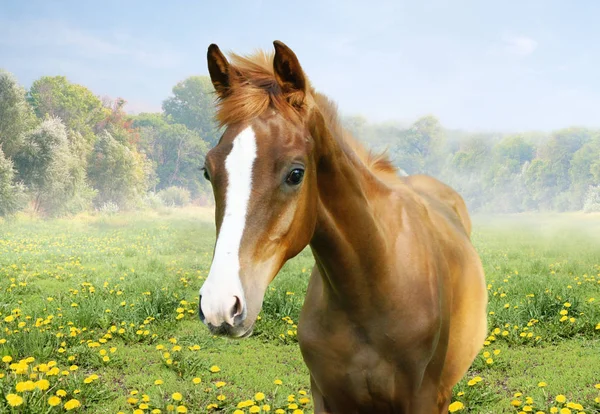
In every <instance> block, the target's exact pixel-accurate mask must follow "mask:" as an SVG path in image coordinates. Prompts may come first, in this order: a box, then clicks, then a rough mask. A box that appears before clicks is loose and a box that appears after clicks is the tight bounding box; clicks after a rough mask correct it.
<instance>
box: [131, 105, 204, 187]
mask: <svg viewBox="0 0 600 414" xmlns="http://www.w3.org/2000/svg"><path fill="white" fill-rule="evenodd" d="M168 120H169V119H168V118H165V117H164V116H162V115H161V114H140V115H138V116H137V117H136V118H135V119H134V122H133V126H134V127H137V128H138V131H139V135H140V148H141V149H142V151H144V153H145V154H146V155H147V156H148V158H149V159H150V160H151V162H152V163H153V164H154V165H155V174H156V179H155V185H154V190H155V191H156V190H161V189H165V188H167V187H172V186H179V187H184V188H187V189H188V190H190V191H191V193H192V195H193V196H194V197H198V196H199V195H201V194H203V193H207V191H209V190H208V188H209V186H208V184H207V183H206V180H205V179H204V178H203V177H202V174H201V171H200V169H201V167H202V166H203V163H204V157H205V156H206V152H207V151H208V146H207V143H206V142H205V141H204V140H202V138H200V136H199V135H198V133H196V132H195V131H192V130H190V129H188V128H187V127H186V126H185V125H182V124H172V123H169V122H167V121H168Z"/></svg>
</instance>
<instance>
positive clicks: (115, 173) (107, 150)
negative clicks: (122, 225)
mask: <svg viewBox="0 0 600 414" xmlns="http://www.w3.org/2000/svg"><path fill="white" fill-rule="evenodd" d="M147 178H148V171H147V164H146V160H145V158H144V157H143V156H142V155H141V154H140V153H138V152H137V151H134V150H131V149H130V148H129V147H128V146H127V145H125V144H122V143H120V142H118V141H117V140H116V139H114V138H113V136H112V135H111V134H110V133H109V132H108V131H103V132H102V133H100V134H99V135H98V139H97V141H96V144H95V145H94V149H93V151H92V154H91V156H90V160H89V166H88V179H89V181H90V183H91V184H92V186H93V187H94V188H95V189H97V190H98V195H97V197H96V199H95V200H94V202H95V203H96V204H97V205H102V204H104V203H107V202H112V203H115V204H116V205H118V206H119V207H120V208H128V207H132V206H134V205H135V204H136V203H137V202H139V201H140V200H141V198H142V197H143V195H144V194H145V192H146V190H147Z"/></svg>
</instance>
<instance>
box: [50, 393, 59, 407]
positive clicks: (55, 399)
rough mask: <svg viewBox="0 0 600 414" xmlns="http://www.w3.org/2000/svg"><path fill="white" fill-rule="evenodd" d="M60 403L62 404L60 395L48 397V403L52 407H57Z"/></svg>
mask: <svg viewBox="0 0 600 414" xmlns="http://www.w3.org/2000/svg"><path fill="white" fill-rule="evenodd" d="M58 404H60V397H57V396H56V395H53V396H52V397H50V398H48V405H50V406H51V407H56V406H57V405H58Z"/></svg>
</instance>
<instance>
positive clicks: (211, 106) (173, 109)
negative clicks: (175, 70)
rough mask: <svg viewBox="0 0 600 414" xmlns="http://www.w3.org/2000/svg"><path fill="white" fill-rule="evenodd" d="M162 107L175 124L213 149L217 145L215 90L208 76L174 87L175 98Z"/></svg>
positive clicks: (164, 103) (186, 80)
mask: <svg viewBox="0 0 600 414" xmlns="http://www.w3.org/2000/svg"><path fill="white" fill-rule="evenodd" d="M162 107H163V111H164V112H165V114H166V115H167V116H170V117H171V119H172V122H173V123H176V124H183V125H185V126H186V127H187V128H188V129H191V130H193V131H195V132H196V133H198V134H199V135H200V137H202V139H203V140H204V141H206V142H207V143H208V144H209V145H210V146H211V147H212V146H214V145H215V144H216V143H217V141H218V139H219V131H218V125H217V123H216V122H215V120H214V116H215V97H214V88H213V86H212V82H211V81H210V78H209V77H208V76H191V77H189V78H187V79H185V80H184V81H182V82H179V83H178V84H177V85H175V86H174V87H173V96H171V97H170V98H167V99H166V100H165V101H164V102H163V106H162Z"/></svg>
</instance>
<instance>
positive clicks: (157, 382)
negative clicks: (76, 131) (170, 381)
mask: <svg viewBox="0 0 600 414" xmlns="http://www.w3.org/2000/svg"><path fill="white" fill-rule="evenodd" d="M164 383H165V382H164V381H163V380H161V379H157V380H156V381H154V385H162V384H164Z"/></svg>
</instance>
